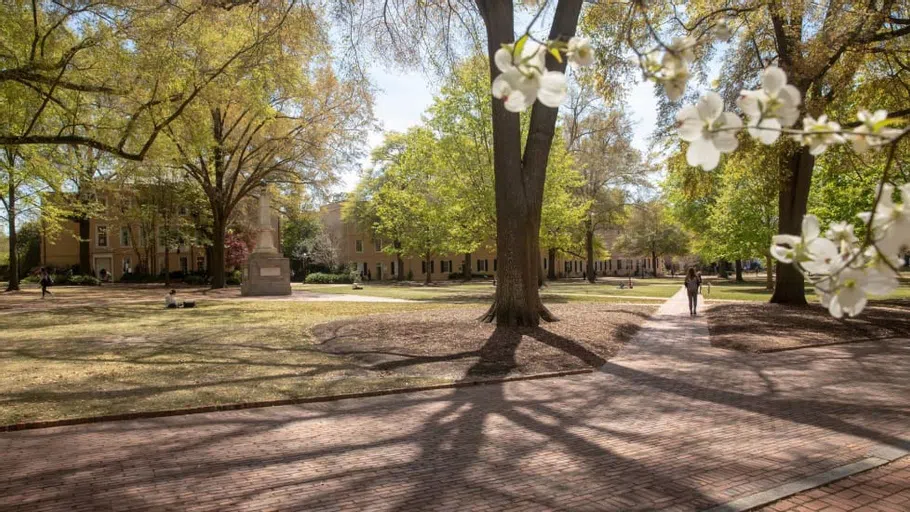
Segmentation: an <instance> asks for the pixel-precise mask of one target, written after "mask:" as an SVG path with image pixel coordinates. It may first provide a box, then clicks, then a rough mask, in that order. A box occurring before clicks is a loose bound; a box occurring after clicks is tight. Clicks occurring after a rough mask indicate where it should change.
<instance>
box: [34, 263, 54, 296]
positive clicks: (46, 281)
mask: <svg viewBox="0 0 910 512" xmlns="http://www.w3.org/2000/svg"><path fill="white" fill-rule="evenodd" d="M38 282H39V283H41V298H42V299H43V298H44V296H45V295H53V294H52V293H51V292H50V290H48V289H47V287H48V286H50V285H52V284H53V283H54V279H53V278H51V274H50V273H49V272H48V271H47V269H46V268H44V267H41V273H40V274H39V275H38Z"/></svg>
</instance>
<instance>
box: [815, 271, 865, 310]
mask: <svg viewBox="0 0 910 512" xmlns="http://www.w3.org/2000/svg"><path fill="white" fill-rule="evenodd" d="M867 282H868V278H867V276H866V273H865V272H864V271H862V270H859V269H853V268H848V269H845V270H843V271H842V272H840V273H838V274H836V275H834V276H832V277H831V279H830V280H829V281H828V284H830V285H832V286H827V287H826V286H824V285H823V284H816V288H817V289H818V291H819V299H820V300H821V303H822V305H823V306H825V307H826V308H828V312H829V313H831V316H833V317H834V318H843V317H844V314H846V315H847V316H851V317H853V316H856V315H858V314H860V313H861V312H862V311H863V309H864V308H865V307H866V303H867V302H868V299H867V298H866V290H865V286H866V284H867Z"/></svg>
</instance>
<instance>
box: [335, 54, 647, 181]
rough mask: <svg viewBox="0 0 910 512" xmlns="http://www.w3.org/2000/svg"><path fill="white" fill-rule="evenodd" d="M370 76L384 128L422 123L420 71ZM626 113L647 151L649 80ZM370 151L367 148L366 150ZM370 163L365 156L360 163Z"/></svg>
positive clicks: (424, 84)
mask: <svg viewBox="0 0 910 512" xmlns="http://www.w3.org/2000/svg"><path fill="white" fill-rule="evenodd" d="M370 76H371V78H372V80H373V83H374V85H376V87H377V88H378V89H379V91H378V92H377V94H376V97H375V105H374V113H375V115H376V119H377V120H378V121H379V123H380V124H381V126H382V128H383V130H388V131H399V132H401V131H405V130H407V129H408V128H410V127H412V126H416V125H418V124H420V122H421V115H422V114H423V112H424V111H425V110H426V109H427V107H429V106H430V103H431V102H432V97H433V94H434V93H435V92H436V86H435V85H434V84H432V83H431V82H429V81H428V80H427V79H426V78H425V77H424V76H423V75H422V74H421V73H420V72H418V71H410V72H397V71H394V70H390V69H388V68H384V67H381V66H373V67H371V68H370ZM626 113H627V115H628V116H629V119H630V120H631V121H632V122H633V139H632V140H633V144H634V145H635V147H636V148H638V149H639V150H641V151H642V152H643V153H647V152H648V137H650V135H651V132H652V130H653V129H654V126H655V124H656V122H657V97H656V96H655V95H654V86H653V84H652V83H651V82H643V83H638V84H636V85H635V86H634V87H633V88H632V89H631V91H630V94H629V96H628V102H627V104H626ZM381 142H382V132H381V131H375V132H373V133H371V134H370V136H369V138H368V139H367V143H368V148H367V149H372V148H374V147H376V146H377V145H379V144H380V143H381ZM367 153H369V151H367ZM368 163H369V159H368V158H364V159H363V162H362V165H364V166H366V165H367V164H368ZM357 179H358V175H357V173H356V172H348V173H346V174H344V175H342V176H341V183H340V184H339V186H338V191H344V192H347V191H350V190H352V189H353V188H354V186H355V185H356V184H357Z"/></svg>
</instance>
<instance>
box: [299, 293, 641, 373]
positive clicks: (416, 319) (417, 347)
mask: <svg viewBox="0 0 910 512" xmlns="http://www.w3.org/2000/svg"><path fill="white" fill-rule="evenodd" d="M656 309H657V308H656V306H645V305H609V304H567V305H562V304H560V305H553V306H550V311H551V312H553V313H554V314H555V315H556V316H557V317H558V318H559V321H558V322H554V323H549V324H542V325H541V326H540V327H539V328H536V329H532V328H524V329H516V330H514V331H506V330H504V329H500V328H497V327H496V326H495V325H491V324H485V323H480V322H477V318H478V317H479V316H480V315H482V314H483V313H484V311H485V309H480V308H460V309H445V310H423V311H415V312H412V313H406V314H400V315H390V314H386V315H373V316H368V317H365V318H359V319H354V320H351V319H345V320H338V321H335V322H330V323H327V324H322V325H319V326H317V327H316V328H314V330H313V334H314V336H315V337H316V338H317V340H318V342H319V343H320V347H321V348H322V349H323V350H325V351H327V352H331V353H334V354H341V355H346V356H349V357H351V358H353V359H355V360H356V361H358V362H359V363H360V364H362V365H364V366H367V367H370V368H371V369H373V370H375V371H382V372H395V373H397V374H399V375H413V376H418V375H427V374H429V375H436V376H445V377H446V378H449V379H453V380H459V379H461V378H463V377H464V376H473V377H501V376H505V375H509V374H516V373H517V374H528V375H530V374H535V373H545V372H556V371H564V370H573V369H584V368H589V367H594V368H597V367H600V366H601V365H603V363H605V362H606V360H607V359H608V358H610V357H612V356H614V355H615V354H616V353H617V352H618V351H619V349H620V348H621V347H622V344H623V343H625V342H626V341H628V340H629V339H631V337H632V336H633V335H634V334H635V333H636V332H637V331H638V329H639V327H640V326H641V324H642V323H643V322H644V321H645V320H646V319H647V318H648V317H649V316H650V315H651V313H653V312H654V311H655V310H656Z"/></svg>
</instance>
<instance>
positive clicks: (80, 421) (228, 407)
mask: <svg viewBox="0 0 910 512" xmlns="http://www.w3.org/2000/svg"><path fill="white" fill-rule="evenodd" d="M585 373H594V369H593V368H588V369H581V370H565V371H560V372H549V373H538V374H534V375H521V376H515V377H504V378H500V379H489V380H475V381H467V382H452V383H449V384H437V385H434V386H418V387H412V388H390V389H383V390H377V391H364V392H361V393H342V394H340V395H320V396H312V397H304V398H289V399H285V400H266V401H260V402H240V403H232V404H221V405H207V406H203V407H190V408H186V409H169V410H168V409H165V410H161V411H143V412H131V413H124V414H108V415H103V416H89V417H85V418H69V419H63V420H48V421H35V422H30V423H14V424H12V425H0V432H17V431H20V430H34V429H39V428H52V427H67V426H72V425H85V424H89V423H103V422H108V421H126V420H140V419H152V418H166V417H169V416H184V415H188V414H203V413H207V412H220V411H238V410H242V409H260V408H265V407H279V406H283V405H299V404H309V403H318V402H335V401H338V400H348V399H351V398H370V397H376V396H385V395H401V394H404V393H417V392H420V391H433V390H437V389H456V388H467V387H472V386H485V385H488V384H503V383H506V382H515V381H522V380H540V379H551V378H554V377H568V376H571V375H581V374H585Z"/></svg>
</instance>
